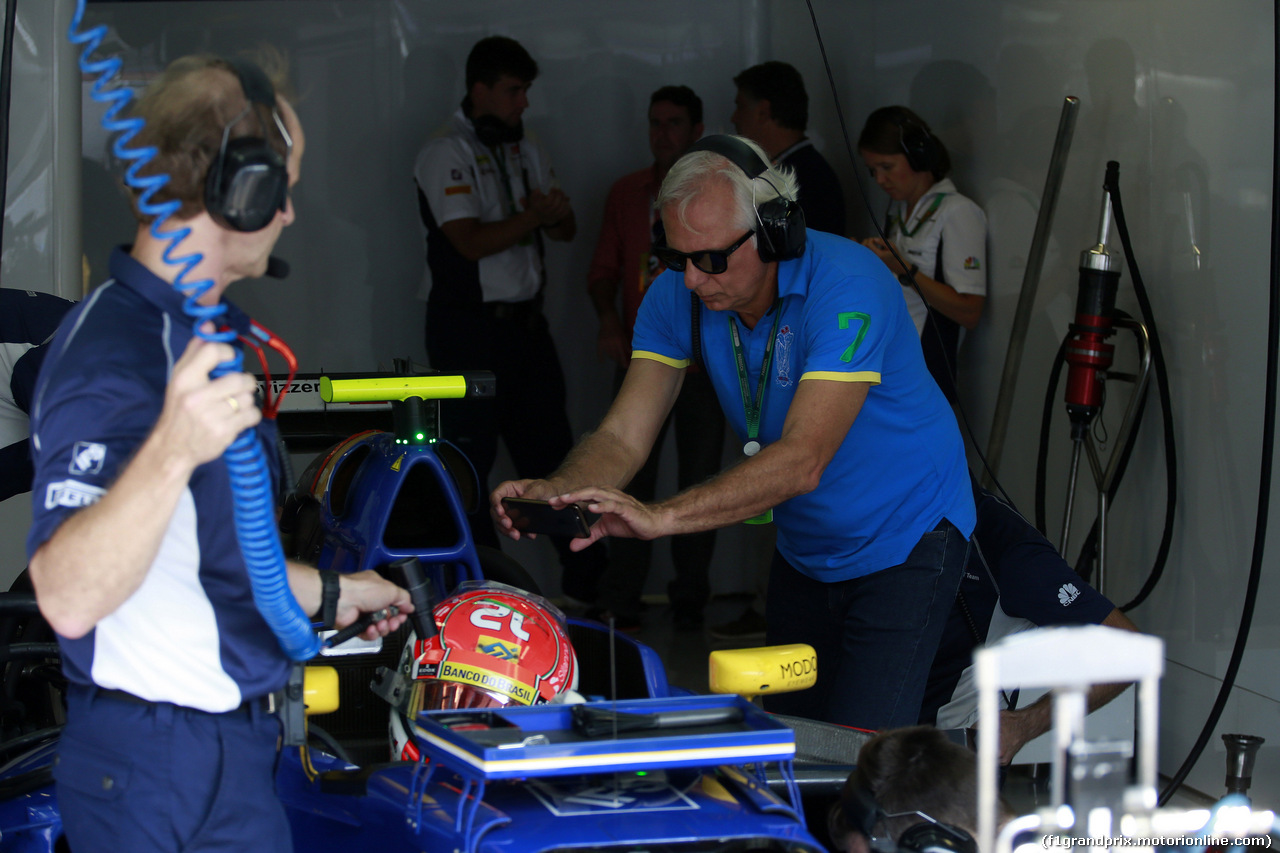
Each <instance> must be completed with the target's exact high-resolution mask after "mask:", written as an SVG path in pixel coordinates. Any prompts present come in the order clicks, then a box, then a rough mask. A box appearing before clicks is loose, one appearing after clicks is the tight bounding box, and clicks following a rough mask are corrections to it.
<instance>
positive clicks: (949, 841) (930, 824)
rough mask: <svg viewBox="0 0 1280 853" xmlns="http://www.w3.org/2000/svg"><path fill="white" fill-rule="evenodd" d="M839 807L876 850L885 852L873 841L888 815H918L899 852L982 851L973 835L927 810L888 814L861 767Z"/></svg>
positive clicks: (901, 838)
mask: <svg viewBox="0 0 1280 853" xmlns="http://www.w3.org/2000/svg"><path fill="white" fill-rule="evenodd" d="M837 807H838V808H839V809H840V810H841V812H843V814H844V820H845V823H846V824H847V825H848V827H849V828H850V829H854V830H857V831H858V832H861V833H862V834H863V835H864V836H866V838H867V842H868V844H869V845H870V846H871V850H872V853H882V851H880V850H879V849H878V848H877V846H875V845H873V844H871V842H872V839H874V838H876V835H875V829H876V826H877V825H878V824H879V823H880V822H881V821H883V820H884V819H885V818H887V817H903V816H905V815H916V816H918V817H920V818H922V821H921V822H920V823H917V824H913V825H911V826H909V827H907V829H906V830H904V831H903V833H902V835H901V836H899V838H898V843H897V845H896V850H897V851H898V853H978V843H977V842H976V841H974V839H973V836H972V835H970V834H969V833H968V832H966V831H964V830H963V829H961V828H959V827H957V826H952V825H951V824H949V823H942V822H941V821H938V820H935V819H933V818H932V817H930V816H929V815H927V814H925V813H924V812H918V811H917V812H905V813H903V814H885V811H884V809H882V808H881V807H880V804H879V803H878V802H876V798H875V794H873V793H872V792H871V789H870V788H868V787H867V784H866V780H865V779H863V777H862V774H861V773H860V772H858V771H857V770H855V771H854V772H853V773H851V774H850V775H849V779H848V781H846V782H845V785H844V789H843V790H842V791H841V792H840V802H839V804H838V805H837ZM890 844H892V842H890ZM891 849H892V848H891Z"/></svg>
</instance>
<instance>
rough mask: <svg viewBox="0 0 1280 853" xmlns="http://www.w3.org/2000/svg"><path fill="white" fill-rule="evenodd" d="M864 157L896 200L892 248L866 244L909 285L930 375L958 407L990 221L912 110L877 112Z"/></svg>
mask: <svg viewBox="0 0 1280 853" xmlns="http://www.w3.org/2000/svg"><path fill="white" fill-rule="evenodd" d="M858 151H859V153H861V154H862V159H863V161H864V162H865V163H866V164H867V169H868V170H869V171H870V172H871V177H872V178H874V179H875V182H876V184H878V185H879V187H880V188H881V189H882V190H884V191H885V192H886V193H888V195H889V199H890V202H889V210H888V213H887V214H886V217H885V219H886V221H885V225H884V233H885V235H886V236H887V238H888V244H886V241H885V240H883V239H881V238H879V237H871V238H868V239H866V240H863V241H862V242H863V245H865V246H866V247H867V248H869V249H871V251H873V252H875V253H876V255H877V256H878V257H879V258H880V260H882V261H884V263H885V264H886V265H887V266H888V267H889V269H890V270H892V271H893V273H894V275H896V276H898V280H899V281H900V282H902V292H903V296H904V297H905V298H906V300H907V306H908V308H910V310H911V319H912V320H914V321H915V324H916V331H918V332H920V336H921V339H920V340H921V344H922V346H923V347H924V354H925V362H926V363H927V364H928V365H929V372H930V373H932V374H933V376H934V378H935V379H936V380H937V381H938V385H939V386H940V387H941V388H942V390H943V391H944V392H946V395H947V397H948V399H950V400H951V401H952V402H955V375H956V368H955V365H956V350H957V348H958V346H959V343H960V329H961V327H963V328H966V329H972V328H973V327H974V326H976V325H977V324H978V319H979V318H980V317H981V316H982V304H983V302H984V301H985V299H986V294H987V270H986V266H987V218H986V216H985V215H984V214H983V212H982V208H980V207H978V205H977V204H975V203H974V202H973V201H971V200H970V199H968V198H966V197H965V196H962V195H961V194H960V193H959V192H957V191H956V185H955V184H954V183H952V182H951V179H950V178H948V177H947V172H949V171H950V170H951V158H950V156H949V155H948V154H947V149H946V147H945V146H944V145H943V144H942V142H941V140H939V139H938V138H937V137H936V136H934V135H933V134H932V133H931V132H930V130H929V127H928V125H926V124H925V123H924V121H923V120H922V119H921V118H920V117H919V116H917V115H916V114H915V113H913V112H912V111H911V110H909V109H907V108H906V107H881V108H880V109H878V110H876V111H875V112H873V113H872V114H871V115H870V116H869V117H868V118H867V123H866V125H865V126H864V127H863V128H862V135H861V136H859V137H858ZM895 249H896V252H895V251H894V250H895ZM922 296H923V299H921V297H922ZM926 302H927V303H928V307H926V305H925V303H926ZM929 308H932V309H933V311H930V310H929ZM930 327H932V328H930Z"/></svg>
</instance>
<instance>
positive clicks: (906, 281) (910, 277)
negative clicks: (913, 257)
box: [898, 264, 920, 287]
mask: <svg viewBox="0 0 1280 853" xmlns="http://www.w3.org/2000/svg"><path fill="white" fill-rule="evenodd" d="M918 272H920V267H918V266H916V265H915V264H912V265H911V269H909V270H907V271H906V272H904V273H903V274H902V275H900V276H898V282H899V283H900V284H901V285H902V286H903V287H914V286H915V283H916V273H918Z"/></svg>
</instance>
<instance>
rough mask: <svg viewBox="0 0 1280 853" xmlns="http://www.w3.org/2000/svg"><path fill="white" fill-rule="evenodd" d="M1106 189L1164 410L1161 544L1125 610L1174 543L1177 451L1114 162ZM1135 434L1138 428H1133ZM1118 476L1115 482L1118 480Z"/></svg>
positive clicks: (1149, 584) (1158, 571) (1159, 570)
mask: <svg viewBox="0 0 1280 853" xmlns="http://www.w3.org/2000/svg"><path fill="white" fill-rule="evenodd" d="M1106 190H1107V192H1108V193H1110V195H1111V208H1112V210H1114V211H1115V219H1116V231H1117V232H1118V233H1119V234H1120V245H1121V246H1123V247H1124V256H1125V261H1126V262H1127V263H1128V266H1129V276H1130V277H1131V278H1132V279H1133V290H1134V293H1135V294H1136V295H1137V297H1138V307H1139V308H1140V309H1141V310H1142V318H1143V320H1145V321H1146V323H1147V330H1148V332H1149V334H1150V337H1151V364H1152V367H1153V368H1154V369H1155V374H1156V390H1157V391H1158V392H1159V395H1160V409H1161V411H1162V412H1163V413H1164V418H1163V423H1164V470H1165V498H1164V530H1163V531H1161V534H1160V546H1159V547H1158V548H1157V549H1156V561H1155V563H1154V564H1153V565H1152V567H1151V573H1150V574H1148V575H1147V580H1146V583H1144V584H1143V585H1142V589H1140V590H1139V591H1138V594H1137V595H1135V596H1134V597H1133V600H1132V601H1130V602H1129V603H1128V604H1125V605H1122V606H1121V607H1120V609H1121V610H1122V611H1125V612H1128V611H1130V610H1132V609H1133V608H1135V607H1137V606H1138V605H1139V604H1141V603H1142V602H1144V601H1146V600H1147V596H1149V595H1151V591H1152V590H1153V589H1155V588H1156V584H1158V583H1159V582H1160V578H1161V577H1162V576H1163V575H1164V567H1165V564H1166V563H1167V562H1168V560H1169V548H1170V546H1171V545H1172V544H1173V518H1174V514H1175V513H1176V511H1177V506H1178V452H1177V447H1176V445H1175V444H1174V437H1173V402H1172V395H1171V394H1170V393H1169V370H1168V368H1167V367H1166V365H1165V360H1164V346H1163V345H1162V344H1161V343H1160V333H1159V328H1158V327H1157V326H1156V320H1155V315H1154V313H1152V310H1151V299H1150V298H1149V297H1148V296H1147V288H1146V285H1144V284H1143V283H1142V273H1141V272H1139V271H1138V262H1137V260H1136V259H1135V258H1134V254H1133V244H1132V243H1131V242H1130V241H1129V224H1128V222H1127V221H1126V220H1125V216H1124V205H1122V204H1121V202H1120V167H1119V165H1118V164H1117V163H1116V162H1115V161H1114V160H1112V161H1110V162H1108V163H1107V180H1106ZM1134 432H1135V433H1136V432H1137V430H1136V429H1135V430H1134ZM1119 479H1120V478H1119V476H1117V477H1116V482H1119Z"/></svg>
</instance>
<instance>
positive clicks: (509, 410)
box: [426, 302, 606, 601]
mask: <svg viewBox="0 0 1280 853" xmlns="http://www.w3.org/2000/svg"><path fill="white" fill-rule="evenodd" d="M522 309H523V310H516V311H514V312H513V313H511V314H509V315H504V316H498V315H496V314H495V312H494V311H493V310H492V306H491V307H490V308H485V307H484V306H479V305H477V306H475V307H473V308H455V307H450V306H431V307H429V308H428V309H427V322H426V331H427V354H428V355H429V356H430V358H431V366H432V367H433V368H434V369H436V370H440V371H444V372H446V373H447V372H450V371H457V370H492V371H493V373H494V375H495V376H496V377H497V395H496V396H495V397H493V398H489V399H481V400H456V401H444V402H442V403H441V406H440V421H441V425H440V430H441V433H442V435H443V436H444V437H445V438H448V439H449V440H450V441H452V442H453V443H454V444H456V445H458V447H459V449H461V450H462V452H463V453H465V454H466V455H467V457H468V458H469V459H470V460H471V464H472V465H474V466H475V469H476V474H477V475H478V476H479V478H480V492H481V506H480V509H479V510H478V511H477V512H475V513H473V514H472V515H471V517H470V522H471V536H472V538H473V539H474V540H475V541H476V543H477V544H480V545H488V546H490V547H493V548H497V547H498V535H497V532H496V531H495V530H494V527H493V521H492V519H491V518H490V516H489V490H490V488H492V486H493V484H492V483H490V482H489V472H490V471H491V470H493V462H494V459H495V458H496V457H497V455H498V439H499V438H501V439H502V440H503V442H504V443H505V444H506V446H507V451H508V452H509V453H510V454H511V461H512V462H513V463H514V464H515V467H516V475H517V476H518V477H520V478H522V479H523V478H534V477H545V476H547V475H548V474H550V473H551V472H552V471H554V470H555V469H556V468H557V467H558V466H559V465H560V463H561V462H562V461H563V460H564V458H565V456H567V455H568V454H569V450H570V449H571V448H572V446H573V431H572V429H571V428H570V426H569V416H568V414H567V412H566V410H565V386H564V373H563V371H562V370H561V369H560V357H559V356H558V355H557V354H556V345H555V341H553V340H552V338H551V332H550V330H549V329H548V327H547V320H546V318H545V317H544V316H543V315H542V311H541V310H540V309H539V308H538V307H537V306H536V304H535V303H533V302H528V303H522ZM551 541H552V544H554V545H555V547H556V551H557V552H558V553H559V555H560V564H561V566H562V567H563V568H564V576H563V578H562V579H561V589H562V590H563V591H564V593H565V594H566V595H571V596H573V597H574V598H576V599H579V600H580V601H595V599H596V595H597V590H598V585H599V581H600V575H601V573H603V571H604V567H605V560H606V557H605V548H604V546H603V545H593V546H591V547H590V548H588V549H586V550H585V551H579V552H577V553H574V552H573V551H570V550H569V540H568V539H566V538H564V537H559V536H557V537H551Z"/></svg>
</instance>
